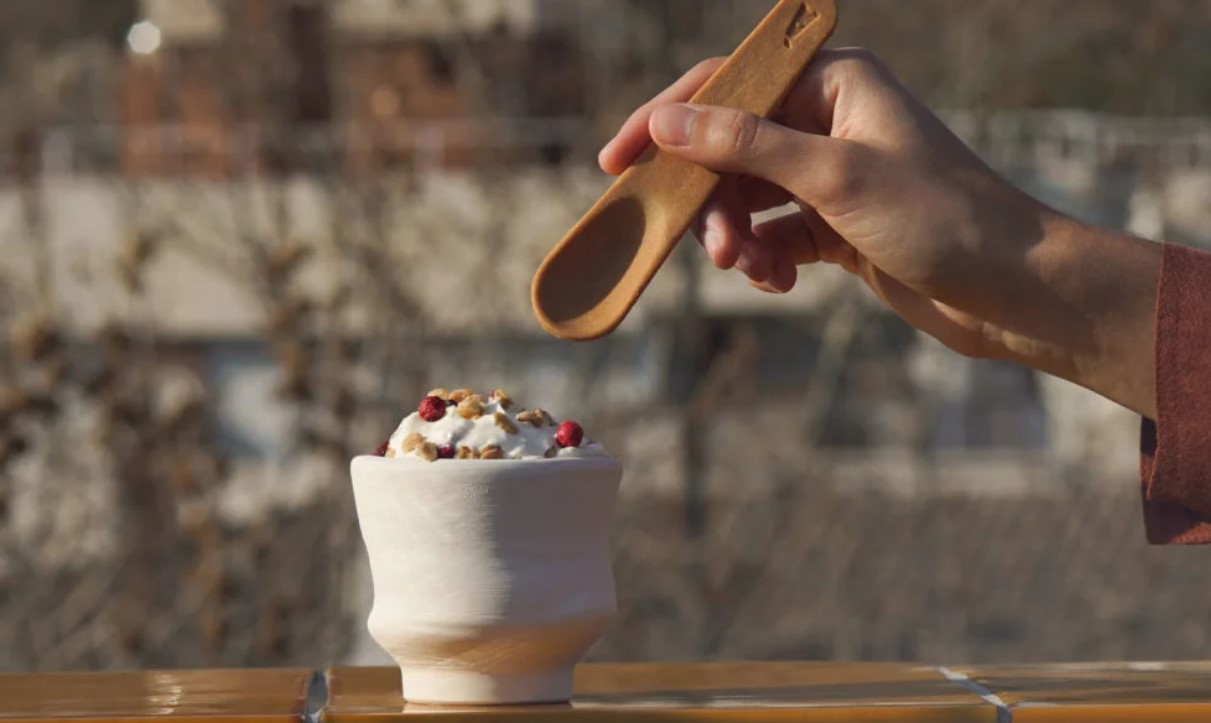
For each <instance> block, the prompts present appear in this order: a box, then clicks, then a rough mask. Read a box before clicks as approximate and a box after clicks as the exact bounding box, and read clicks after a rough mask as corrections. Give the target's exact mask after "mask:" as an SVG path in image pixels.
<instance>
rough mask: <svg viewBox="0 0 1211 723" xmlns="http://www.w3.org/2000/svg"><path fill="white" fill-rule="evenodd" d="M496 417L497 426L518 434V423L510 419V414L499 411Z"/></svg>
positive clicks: (508, 432)
mask: <svg viewBox="0 0 1211 723" xmlns="http://www.w3.org/2000/svg"><path fill="white" fill-rule="evenodd" d="M495 419H496V426H498V427H500V428H501V429H503V430H505V433H506V434H517V425H516V424H514V423H513V420H512V419H509V415H507V414H505V413H504V412H497V413H496V417H495Z"/></svg>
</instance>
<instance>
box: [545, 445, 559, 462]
mask: <svg viewBox="0 0 1211 723" xmlns="http://www.w3.org/2000/svg"><path fill="white" fill-rule="evenodd" d="M558 456H559V445H557V444H555V445H551V448H550V449H548V450H547V451H546V454H544V455H543V457H546V458H547V459H554V458H556V457H558Z"/></svg>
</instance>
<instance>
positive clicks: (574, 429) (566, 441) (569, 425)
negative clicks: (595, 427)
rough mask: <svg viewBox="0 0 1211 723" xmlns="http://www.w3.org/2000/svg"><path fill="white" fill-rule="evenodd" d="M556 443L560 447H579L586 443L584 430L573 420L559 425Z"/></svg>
mask: <svg viewBox="0 0 1211 723" xmlns="http://www.w3.org/2000/svg"><path fill="white" fill-rule="evenodd" d="M555 441H556V442H558V443H559V446H560V447H564V448H567V447H579V446H580V443H581V442H582V441H584V429H583V428H582V427H581V426H580V425H579V424H577V423H576V422H573V421H571V420H569V421H567V422H564V423H563V424H561V425H559V430H558V431H557V432H555Z"/></svg>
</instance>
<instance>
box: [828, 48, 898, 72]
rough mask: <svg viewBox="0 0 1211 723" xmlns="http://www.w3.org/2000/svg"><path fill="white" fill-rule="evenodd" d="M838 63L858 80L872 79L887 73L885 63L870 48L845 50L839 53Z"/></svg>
mask: <svg viewBox="0 0 1211 723" xmlns="http://www.w3.org/2000/svg"><path fill="white" fill-rule="evenodd" d="M838 63H839V65H840V67H842V68H844V70H845V72H847V73H850V74H851V75H853V76H855V77H858V78H872V77H876V76H881V75H882V74H883V73H885V72H886V66H884V65H883V61H881V60H879V56H877V55H875V53H874V51H873V50H870V49H868V48H845V49H844V50H842V51H839V60H838Z"/></svg>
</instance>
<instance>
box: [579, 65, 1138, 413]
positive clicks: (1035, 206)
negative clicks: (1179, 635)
mask: <svg viewBox="0 0 1211 723" xmlns="http://www.w3.org/2000/svg"><path fill="white" fill-rule="evenodd" d="M721 63H722V61H721V60H712V61H707V62H705V63H702V64H701V65H699V66H698V67H696V68H695V69H694V70H692V71H690V73H688V74H687V75H686V76H685V77H683V78H682V79H681V80H680V81H678V82H677V83H676V84H674V85H673V86H672V87H670V88H669V89H668V90H666V91H665V92H664V93H662V94H661V95H660V96H658V97H657V98H655V99H654V100H653V101H651V102H650V103H648V104H647V105H645V106H643V107H642V108H640V109H639V110H638V111H636V112H635V113H634V115H632V116H631V118H630V119H629V120H628V121H627V122H626V124H625V125H624V126H623V128H622V130H621V131H620V132H619V134H618V136H617V137H616V138H614V140H612V141H611V142H610V143H609V144H608V145H607V146H606V148H605V149H603V150H602V152H601V157H600V162H601V166H602V168H603V169H604V170H606V171H607V172H610V173H615V174H617V173H621V172H622V171H623V170H625V168H626V167H627V166H628V165H630V163H631V162H632V161H633V160H634V159H635V158H636V157H637V156H638V155H639V153H641V152H642V150H643V149H644V147H646V146H647V145H648V143H649V142H651V141H653V140H654V141H655V142H656V143H657V144H658V145H659V146H660V147H661V148H662V149H663V150H665V151H668V152H670V153H674V154H677V155H680V156H682V157H684V158H686V159H688V160H690V161H693V162H695V163H699V164H701V165H703V166H706V167H708V168H711V169H713V170H715V171H718V172H720V173H721V174H723V178H724V180H723V182H722V184H721V185H720V189H719V191H718V192H717V193H716V194H715V196H714V198H713V199H712V200H711V202H710V203H709V204H708V205H707V207H706V208H705V209H704V211H703V213H702V215H701V217H700V219H699V222H698V223H697V224H696V227H695V229H694V232H695V235H696V236H697V237H698V238H699V240H700V241H701V243H702V244H703V246H704V247H705V248H706V250H707V253H708V254H709V255H710V257H711V258H712V260H713V261H714V262H715V264H716V265H717V266H719V267H720V268H724V269H728V268H732V267H735V268H737V269H739V270H740V271H741V272H743V273H744V274H746V275H747V276H748V277H749V278H750V280H751V281H752V282H753V283H754V285H756V286H758V287H759V288H761V289H763V290H765V291H769V292H775V293H784V292H787V291H789V290H791V289H792V288H793V287H794V285H795V283H796V280H797V275H798V272H797V268H796V267H797V266H798V265H801V264H808V263H816V262H825V263H832V264H837V265H840V266H841V267H842V268H844V269H845V270H846V271H848V272H850V273H852V274H856V275H857V276H859V277H860V278H861V279H862V280H863V281H864V282H865V283H866V285H867V286H869V287H870V288H871V289H872V290H873V291H874V293H875V294H877V295H878V297H879V298H880V299H882V300H883V302H884V303H886V304H887V305H888V306H889V307H890V308H891V309H892V310H894V311H895V312H896V313H897V314H899V315H900V316H901V317H903V318H904V319H905V320H906V321H907V322H908V323H910V324H912V325H913V326H915V327H917V328H919V329H921V330H923V331H925V332H927V333H929V334H931V335H933V336H934V337H936V338H937V339H939V340H940V341H942V342H943V343H944V344H946V345H947V346H949V347H951V348H952V349H954V350H956V351H958V352H960V353H962V354H965V355H968V356H972V357H994V358H1003V359H1012V360H1015V361H1020V362H1022V363H1026V364H1030V365H1031V366H1034V367H1036V368H1039V369H1042V370H1044V371H1049V372H1051V373H1054V374H1057V375H1059V376H1063V377H1065V378H1068V379H1070V380H1072V381H1075V382H1077V383H1080V384H1085V385H1086V386H1090V387H1091V388H1094V389H1097V390H1098V391H1101V392H1102V393H1104V394H1107V396H1111V397H1112V398H1115V399H1117V400H1118V401H1120V402H1123V403H1125V404H1128V405H1129V406H1133V407H1135V408H1137V409H1138V410H1140V411H1145V412H1146V411H1147V410H1149V409H1150V408H1151V406H1150V405H1154V393H1152V392H1151V390H1150V387H1149V385H1148V382H1150V381H1151V378H1150V377H1149V378H1148V379H1146V380H1145V379H1144V378H1143V377H1145V376H1147V375H1148V374H1150V373H1151V369H1152V366H1151V361H1150V360H1148V361H1147V362H1145V361H1143V360H1141V359H1139V358H1138V357H1139V356H1140V355H1139V354H1138V353H1135V354H1134V356H1132V358H1131V360H1129V362H1130V364H1131V365H1132V371H1133V374H1134V376H1132V378H1131V379H1130V380H1128V381H1127V382H1124V381H1123V380H1121V379H1119V380H1115V379H1114V377H1115V376H1116V375H1117V376H1121V373H1122V372H1123V371H1124V370H1123V369H1122V364H1123V363H1124V360H1123V359H1116V358H1114V357H1115V355H1118V354H1123V353H1126V351H1125V350H1126V349H1127V348H1129V347H1131V346H1132V345H1134V346H1142V345H1147V347H1148V349H1149V354H1150V349H1151V344H1150V342H1151V336H1149V337H1148V339H1147V340H1144V339H1141V338H1140V334H1142V333H1145V331H1146V332H1147V333H1148V334H1151V333H1152V332H1151V323H1152V320H1151V316H1149V315H1144V314H1141V313H1140V309H1142V308H1146V307H1148V298H1149V297H1148V295H1149V294H1151V297H1150V298H1151V300H1152V302H1153V303H1155V298H1156V277H1157V275H1159V271H1158V269H1159V266H1158V264H1159V252H1156V251H1155V249H1152V248H1150V247H1151V246H1153V245H1151V244H1147V243H1146V242H1141V241H1137V240H1135V239H1128V238H1125V237H1121V236H1116V235H1112V234H1107V233H1105V232H1099V231H1095V230H1093V229H1090V228H1088V227H1085V226H1083V225H1082V224H1079V223H1077V222H1076V221H1074V220H1072V219H1070V218H1067V217H1065V216H1063V215H1062V214H1060V213H1058V212H1056V211H1054V210H1052V209H1050V208H1048V207H1047V206H1045V205H1044V204H1042V203H1040V202H1038V201H1036V200H1034V199H1032V198H1030V197H1029V196H1027V195H1026V194H1024V193H1022V192H1021V191H1019V190H1017V189H1015V188H1014V187H1013V186H1011V185H1010V184H1008V183H1007V182H1005V181H1004V180H1002V179H1001V178H1000V177H999V176H997V174H996V173H994V172H993V171H992V170H991V169H990V168H988V166H987V165H985V164H984V163H983V162H982V161H980V159H979V158H977V157H976V156H975V154H974V153H972V152H971V151H970V150H969V149H968V148H967V147H966V146H965V145H964V144H963V143H962V142H961V141H960V140H959V139H958V138H957V137H955V136H954V135H953V134H952V133H951V132H950V131H949V130H948V129H947V128H946V127H945V125H944V124H943V123H942V122H941V121H940V120H938V119H937V118H936V117H935V116H934V115H933V114H932V113H931V112H930V111H929V110H928V109H927V108H925V106H924V105H922V104H921V103H920V102H919V101H918V100H917V99H916V98H914V97H913V95H912V94H911V93H910V92H909V91H908V90H907V89H906V88H905V87H904V86H903V85H901V84H900V83H899V82H898V81H897V80H896V78H895V77H894V76H893V75H892V74H891V73H890V71H888V70H887V68H885V67H884V66H883V65H882V64H881V63H879V62H878V60H876V59H875V58H874V56H872V55H871V54H870V53H868V52H866V51H862V50H836V51H824V52H822V53H821V54H820V56H819V57H818V58H817V59H816V61H815V62H814V63H813V64H812V66H811V68H810V69H809V70H808V71H807V73H806V74H805V75H804V76H803V78H802V79H801V80H800V82H799V83H798V84H797V85H796V86H795V88H794V89H793V90H792V91H791V93H790V94H789V96H788V98H787V100H786V101H785V103H784V104H783V106H782V108H781V109H780V110H779V112H778V113H777V114H776V115H775V117H774V119H773V120H763V119H761V118H758V117H756V116H753V115H751V114H747V113H741V112H738V111H733V110H728V109H722V108H712V107H699V106H692V105H688V104H686V103H685V101H687V100H688V99H689V98H690V97H691V96H692V95H693V94H694V93H695V92H696V91H697V89H698V88H699V87H701V85H702V84H703V83H705V81H706V80H707V79H708V78H709V77H710V76H711V75H712V74H713V73H714V71H715V70H716V69H717V68H718V66H719V65H720V64H721ZM790 201H795V202H797V203H798V204H799V206H800V211H799V212H795V213H792V214H790V215H787V216H784V217H782V218H778V219H775V220H773V221H769V222H766V223H763V224H760V225H757V226H753V224H752V214H753V213H755V212H759V211H764V210H768V209H771V208H777V207H781V206H783V205H785V204H787V203H788V202H790ZM1091 253H1092V254H1094V256H1090V255H1089V254H1091ZM1102 257H1106V258H1102ZM1095 258H1097V259H1100V260H1101V261H1102V262H1103V267H1104V268H1099V272H1098V274H1094V275H1091V274H1090V267H1089V262H1090V260H1091V259H1095ZM1150 274H1151V276H1150ZM1094 276H1096V277H1097V278H1094ZM1120 292H1121V293H1126V294H1129V295H1130V297H1131V298H1130V299H1129V301H1130V302H1131V304H1132V306H1131V311H1132V312H1133V313H1131V314H1125V313H1111V314H1109V319H1102V318H1101V317H1102V316H1105V314H1103V312H1102V310H1100V309H1098V308H1097V305H1098V304H1102V305H1105V304H1106V303H1107V302H1108V296H1109V295H1110V294H1112V293H1120ZM1119 304H1120V302H1118V301H1115V302H1114V304H1112V306H1113V308H1115V309H1117V308H1119ZM1091 307H1092V308H1091ZM1147 311H1148V312H1149V313H1150V311H1151V308H1147ZM1127 317H1130V318H1129V319H1128V318H1127ZM1103 322H1105V323H1103ZM1124 335H1126V337H1127V338H1124ZM1150 393H1151V394H1152V398H1151V399H1149V398H1148V395H1149V394H1150Z"/></svg>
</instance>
